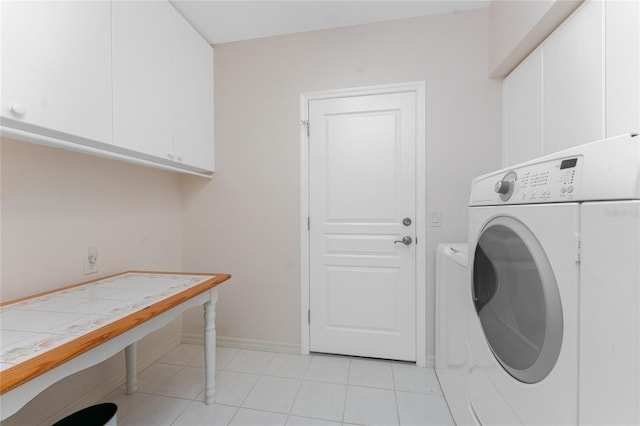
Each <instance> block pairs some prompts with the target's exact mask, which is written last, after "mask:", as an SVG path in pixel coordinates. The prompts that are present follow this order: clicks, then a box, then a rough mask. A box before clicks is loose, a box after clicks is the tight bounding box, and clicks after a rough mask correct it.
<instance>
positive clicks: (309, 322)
mask: <svg viewBox="0 0 640 426" xmlns="http://www.w3.org/2000/svg"><path fill="white" fill-rule="evenodd" d="M307 323H308V324H311V309H309V310H308V311H307Z"/></svg>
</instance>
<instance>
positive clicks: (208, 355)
mask: <svg viewBox="0 0 640 426" xmlns="http://www.w3.org/2000/svg"><path fill="white" fill-rule="evenodd" d="M217 300H218V290H217V289H215V288H214V289H211V299H210V300H209V301H208V302H207V303H205V304H204V374H205V394H204V401H205V403H206V404H207V405H209V404H213V402H214V401H215V399H216V302H217Z"/></svg>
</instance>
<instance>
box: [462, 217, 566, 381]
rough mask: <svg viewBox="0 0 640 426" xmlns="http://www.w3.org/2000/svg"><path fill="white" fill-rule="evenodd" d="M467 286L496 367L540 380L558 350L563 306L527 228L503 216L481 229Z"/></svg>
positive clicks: (547, 265)
mask: <svg viewBox="0 0 640 426" xmlns="http://www.w3.org/2000/svg"><path fill="white" fill-rule="evenodd" d="M472 287H473V289H472V290H473V301H474V304H475V308H476V312H477V313H478V317H479V319H480V323H481V325H482V329H483V331H484V334H485V337H486V339H487V341H488V343H489V346H490V347H491V350H492V351H493V354H494V355H495V357H496V359H497V360H498V362H500V364H501V365H502V367H503V368H504V369H505V370H506V371H507V372H508V373H509V374H511V375H512V376H513V377H515V378H516V379H518V380H520V381H521V382H525V383H537V382H539V381H541V380H542V379H544V378H545V377H546V376H547V375H548V374H549V373H550V372H551V370H552V369H553V367H554V365H555V363H556V361H557V360H558V356H559V355H560V348H561V347H562V330H563V321H562V304H561V301H560V293H559V291H558V286H557V283H556V280H555V277H554V274H553V271H552V269H551V264H550V263H549V259H548V258H547V256H546V254H545V252H544V250H543V248H542V246H541V245H540V243H539V242H538V240H537V239H536V237H535V236H534V235H533V233H532V232H531V231H530V230H529V228H527V227H526V226H525V225H524V224H523V223H522V222H520V221H518V220H516V219H514V218H512V217H507V216H503V217H497V218H495V219H493V220H491V221H490V222H489V223H488V224H487V225H486V226H485V227H484V228H483V230H482V232H481V235H480V238H479V239H478V243H477V246H476V248H475V254H474V261H473V286H472Z"/></svg>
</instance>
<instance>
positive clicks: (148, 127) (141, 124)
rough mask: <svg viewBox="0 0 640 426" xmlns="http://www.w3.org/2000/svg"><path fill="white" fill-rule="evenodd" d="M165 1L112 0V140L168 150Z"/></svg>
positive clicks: (165, 153)
mask: <svg viewBox="0 0 640 426" xmlns="http://www.w3.org/2000/svg"><path fill="white" fill-rule="evenodd" d="M172 12H173V10H172V7H171V5H169V3H167V2H164V1H114V2H113V138H114V139H113V140H114V144H115V145H117V146H120V147H123V148H128V149H131V150H134V151H137V152H142V153H145V154H150V155H154V156H157V157H162V158H165V159H167V158H168V157H169V154H172V107H171V105H172V89H171V84H172V82H171V66H172V61H171V40H172V36H171V17H172V15H171V13H172Z"/></svg>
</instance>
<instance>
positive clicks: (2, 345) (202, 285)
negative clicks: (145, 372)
mask: <svg viewBox="0 0 640 426" xmlns="http://www.w3.org/2000/svg"><path fill="white" fill-rule="evenodd" d="M229 278H231V276H230V275H229V274H191V273H170V272H141V271H131V272H124V273H121V274H117V275H113V276H110V277H106V278H101V279H99V280H94V281H90V282H86V283H81V284H77V285H74V286H70V287H65V288H62V289H59V290H55V291H52V292H47V293H41V294H37V295H34V296H31V297H27V298H24V299H19V300H15V301H12V302H7V303H3V304H2V305H0V404H1V406H2V410H1V419H0V420H4V419H6V418H7V417H9V416H11V415H13V414H14V413H15V412H17V411H18V410H19V409H20V408H22V407H23V406H24V405H25V404H26V403H27V402H29V401H30V400H31V399H32V398H33V397H35V396H36V395H37V394H39V393H40V392H42V391H43V390H45V389H46V388H47V387H48V386H50V385H52V384H53V383H55V382H57V381H58V380H60V379H62V378H64V377H67V376H69V375H71V374H73V373H75V372H77V371H80V370H83V369H85V368H87V367H90V366H92V365H95V364H98V363H99V362H101V361H103V360H105V359H107V358H109V357H111V356H113V355H115V354H116V353H118V352H119V351H121V350H122V349H125V363H126V377H127V379H126V383H127V393H128V394H131V393H134V392H135V391H136V390H137V380H136V342H137V341H138V340H140V339H142V338H143V337H144V336H146V335H147V334H149V333H151V332H152V331H155V330H158V329H159V328H161V327H163V326H165V325H167V324H168V323H170V322H171V321H173V320H174V319H175V318H177V317H179V316H180V315H181V314H182V313H183V312H184V311H186V310H187V309H189V308H191V307H193V306H198V305H203V306H204V319H205V327H204V351H205V382H206V390H205V402H206V403H207V404H211V403H212V402H213V401H214V400H215V342H216V331H215V304H216V301H217V298H218V291H217V288H216V286H217V285H218V284H220V283H222V282H224V281H226V280H228V279H229Z"/></svg>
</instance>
